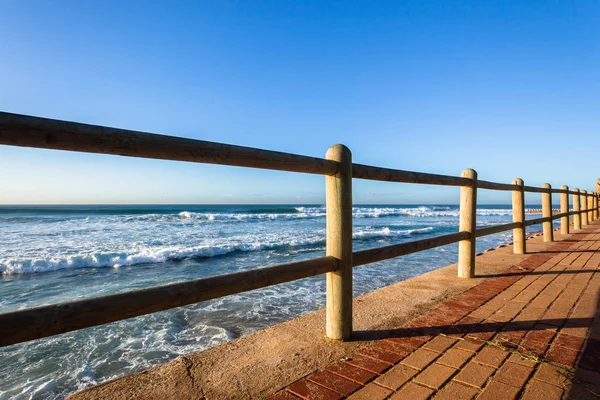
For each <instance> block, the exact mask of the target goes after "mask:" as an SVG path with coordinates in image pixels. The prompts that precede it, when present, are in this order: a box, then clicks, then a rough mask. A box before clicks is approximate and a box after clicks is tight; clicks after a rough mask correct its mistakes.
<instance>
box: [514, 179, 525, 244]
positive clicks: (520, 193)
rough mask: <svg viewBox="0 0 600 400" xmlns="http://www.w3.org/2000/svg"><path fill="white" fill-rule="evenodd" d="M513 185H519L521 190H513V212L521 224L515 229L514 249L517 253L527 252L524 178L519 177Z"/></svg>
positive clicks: (515, 220)
mask: <svg viewBox="0 0 600 400" xmlns="http://www.w3.org/2000/svg"><path fill="white" fill-rule="evenodd" d="M512 183H513V185H519V186H521V188H520V189H519V190H513V192H512V212H513V222H518V223H520V224H521V226H520V227H518V228H515V229H513V251H514V253H515V254H525V253H526V252H527V248H526V240H525V230H526V229H525V191H524V190H523V184H524V182H523V179H521V178H517V179H515V180H514V181H513V182H512Z"/></svg>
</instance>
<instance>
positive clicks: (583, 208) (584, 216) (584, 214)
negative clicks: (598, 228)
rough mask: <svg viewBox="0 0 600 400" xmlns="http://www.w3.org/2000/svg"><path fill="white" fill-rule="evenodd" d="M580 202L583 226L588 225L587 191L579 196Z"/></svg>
mask: <svg viewBox="0 0 600 400" xmlns="http://www.w3.org/2000/svg"><path fill="white" fill-rule="evenodd" d="M579 200H580V201H581V226H586V225H587V224H588V217H587V190H582V191H581V192H580V194H579Z"/></svg>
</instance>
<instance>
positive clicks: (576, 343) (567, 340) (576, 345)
mask: <svg viewBox="0 0 600 400" xmlns="http://www.w3.org/2000/svg"><path fill="white" fill-rule="evenodd" d="M584 340H585V339H584V338H582V337H578V336H572V335H568V334H566V333H559V334H558V335H557V336H556V338H555V339H554V341H553V342H552V344H553V345H557V346H562V347H567V348H569V349H572V350H577V351H579V349H581V346H582V345H583V342H584Z"/></svg>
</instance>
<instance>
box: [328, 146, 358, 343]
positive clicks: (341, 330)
mask: <svg viewBox="0 0 600 400" xmlns="http://www.w3.org/2000/svg"><path fill="white" fill-rule="evenodd" d="M326 158H327V159H328V160H333V161H337V162H338V170H337V172H336V174H335V175H328V176H327V177H326V208H327V214H326V215H327V223H326V225H327V242H326V254H327V256H332V257H335V258H336V259H337V260H338V262H339V265H338V269H337V270H335V271H333V272H328V273H327V276H326V284H327V309H326V315H327V316H326V320H327V321H326V334H327V337H329V338H330V339H335V340H349V339H350V337H351V336H352V153H351V152H350V150H349V149H348V148H347V147H346V146H344V145H341V144H336V145H334V146H332V147H330V148H329V150H328V151H327V155H326Z"/></svg>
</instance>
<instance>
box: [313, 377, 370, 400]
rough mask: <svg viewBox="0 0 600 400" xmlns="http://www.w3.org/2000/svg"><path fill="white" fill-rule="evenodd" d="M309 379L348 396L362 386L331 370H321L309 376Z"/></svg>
mask: <svg viewBox="0 0 600 400" xmlns="http://www.w3.org/2000/svg"><path fill="white" fill-rule="evenodd" d="M308 380H309V381H312V382H314V383H318V384H319V385H321V386H325V387H326V388H327V389H331V390H333V391H334V392H337V393H339V394H341V395H344V396H348V395H349V394H350V393H352V392H355V391H356V390H357V389H359V388H360V387H361V386H362V385H361V384H359V383H356V382H353V381H351V380H349V379H346V378H342V377H341V376H339V375H336V374H332V373H331V372H329V371H320V372H317V373H314V374H312V375H311V376H309V377H308Z"/></svg>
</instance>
